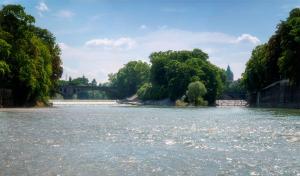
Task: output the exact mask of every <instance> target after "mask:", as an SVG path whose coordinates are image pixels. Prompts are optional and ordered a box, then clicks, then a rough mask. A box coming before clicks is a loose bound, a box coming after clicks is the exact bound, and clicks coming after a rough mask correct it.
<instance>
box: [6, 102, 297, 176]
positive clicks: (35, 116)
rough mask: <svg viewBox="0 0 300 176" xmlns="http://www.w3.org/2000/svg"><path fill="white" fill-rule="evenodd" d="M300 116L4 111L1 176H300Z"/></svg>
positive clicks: (114, 109)
mask: <svg viewBox="0 0 300 176" xmlns="http://www.w3.org/2000/svg"><path fill="white" fill-rule="evenodd" d="M299 153H300V113H299V112H297V111H296V112H294V111H285V110H284V111H283V110H280V111H279V110H276V109H274V110H268V109H247V108H156V107H118V106H104V105H100V106H99V105H98V106H97V105H95V106H84V105H78V106H59V107H55V108H42V109H3V110H1V111H0V175H297V174H298V175H299V174H300V172H299V170H300V164H299V163H300V156H299Z"/></svg>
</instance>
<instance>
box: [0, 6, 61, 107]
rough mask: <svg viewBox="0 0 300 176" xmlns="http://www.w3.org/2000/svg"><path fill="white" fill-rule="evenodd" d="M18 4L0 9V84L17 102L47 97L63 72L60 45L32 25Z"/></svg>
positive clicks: (29, 102) (41, 99) (31, 19)
mask: <svg viewBox="0 0 300 176" xmlns="http://www.w3.org/2000/svg"><path fill="white" fill-rule="evenodd" d="M34 22H35V19H34V17H32V16H31V15H28V14H27V13H26V12H25V9H24V7H22V6H20V5H6V6H3V7H2V9H1V10H0V48H1V49H0V63H1V64H0V65H1V66H0V70H1V74H2V75H5V76H2V77H0V82H1V84H0V88H7V89H11V90H12V91H13V96H14V102H15V104H16V105H24V104H35V103H36V102H37V101H44V102H45V101H47V99H48V97H49V96H51V95H52V94H53V93H54V92H55V90H56V88H57V83H58V80H59V78H60V77H61V74H62V66H61V64H62V63H61V59H60V49H59V47H58V45H57V44H56V42H55V38H54V37H53V35H52V34H51V33H50V32H49V31H47V30H46V29H41V28H38V27H36V26H34Z"/></svg>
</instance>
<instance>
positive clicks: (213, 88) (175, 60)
mask: <svg viewBox="0 0 300 176" xmlns="http://www.w3.org/2000/svg"><path fill="white" fill-rule="evenodd" d="M150 61H151V63H152V65H151V70H150V82H151V89H152V90H151V91H149V92H151V96H150V98H149V99H163V98H170V99H171V100H176V99H179V98H180V97H182V96H183V95H184V94H185V92H186V89H187V87H188V84H189V83H190V82H194V81H202V82H203V83H204V85H205V86H206V87H207V94H206V95H205V99H206V100H207V101H208V102H209V104H214V102H215V100H216V98H217V97H218V96H219V95H220V94H221V93H222V90H223V87H224V85H223V84H224V82H225V78H226V77H225V71H224V70H222V69H220V68H218V67H216V66H215V65H213V64H211V63H210V62H209V61H208V55H207V54H206V53H204V52H203V51H201V50H200V49H194V50H192V51H166V52H155V53H152V54H151V55H150ZM154 89H155V90H154ZM154 95H155V96H154Z"/></svg>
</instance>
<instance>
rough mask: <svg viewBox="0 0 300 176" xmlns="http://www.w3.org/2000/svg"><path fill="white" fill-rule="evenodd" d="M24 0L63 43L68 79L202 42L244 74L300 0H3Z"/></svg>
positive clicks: (102, 73) (101, 74)
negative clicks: (258, 48)
mask: <svg viewBox="0 0 300 176" xmlns="http://www.w3.org/2000/svg"><path fill="white" fill-rule="evenodd" d="M9 3H15V4H21V5H23V6H24V7H25V8H26V11H27V12H28V13H29V14H31V15H33V16H34V17H35V18H36V24H37V25H38V26H40V27H42V28H47V29H49V30H50V31H51V32H52V33H53V34H54V35H55V36H56V39H57V42H58V43H59V45H60V46H61V48H62V56H61V57H62V60H63V66H64V75H63V79H65V78H66V77H67V76H71V77H77V76H82V75H83V74H84V75H85V76H87V77H88V78H90V79H92V78H96V79H97V81H98V82H105V81H106V80H107V74H108V73H112V72H116V71H117V70H118V69H119V68H120V67H122V66H123V65H124V64H125V63H127V62H128V61H130V60H138V59H139V60H144V61H147V62H148V61H149V59H148V56H149V55H150V53H151V52H154V51H160V50H162V51H165V50H169V49H172V50H183V49H185V50H186V49H193V48H200V49H202V50H203V51H205V52H207V53H208V54H209V56H210V61H211V62H212V63H214V64H216V65H218V66H220V67H222V68H226V67H227V65H228V64H229V65H230V66H231V68H232V70H233V72H234V74H235V78H239V77H240V75H241V73H242V72H243V70H244V68H245V63H246V62H247V60H248V59H249V57H250V55H251V51H252V49H253V48H254V47H255V46H256V45H258V44H261V43H264V42H267V40H268V38H269V37H270V36H271V35H272V34H273V33H274V31H275V29H276V25H277V24H278V23H279V21H280V20H284V19H285V18H286V17H287V16H288V13H289V11H290V10H291V9H293V8H295V7H300V1H299V0H297V1H296V0H251V1H250V0H212V1H209V0H198V1H197V0H185V1H184V0H173V1H171V0H151V1H146V0H0V4H9Z"/></svg>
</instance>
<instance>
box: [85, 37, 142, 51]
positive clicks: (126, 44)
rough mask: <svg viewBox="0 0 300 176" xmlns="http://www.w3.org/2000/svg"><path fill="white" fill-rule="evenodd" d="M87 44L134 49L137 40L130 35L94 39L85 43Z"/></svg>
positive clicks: (107, 47)
mask: <svg viewBox="0 0 300 176" xmlns="http://www.w3.org/2000/svg"><path fill="white" fill-rule="evenodd" d="M85 45H86V46H92V47H103V48H106V49H132V48H133V47H134V46H135V45H136V41H135V40H133V39H132V38H129V37H122V38H118V39H107V38H104V39H92V40H89V41H87V42H86V43H85Z"/></svg>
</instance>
